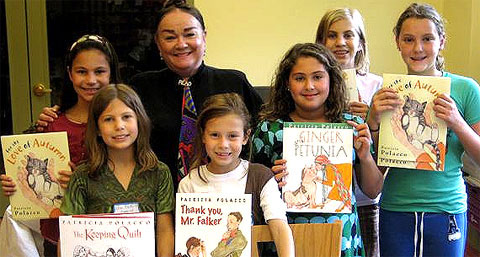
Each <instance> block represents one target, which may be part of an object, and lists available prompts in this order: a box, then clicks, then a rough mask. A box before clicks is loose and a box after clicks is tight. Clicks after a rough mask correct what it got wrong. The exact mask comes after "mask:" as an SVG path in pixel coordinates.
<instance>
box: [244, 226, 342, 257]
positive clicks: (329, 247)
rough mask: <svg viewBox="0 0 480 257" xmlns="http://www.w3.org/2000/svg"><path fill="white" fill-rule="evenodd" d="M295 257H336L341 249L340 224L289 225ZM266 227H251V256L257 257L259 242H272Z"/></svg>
mask: <svg viewBox="0 0 480 257" xmlns="http://www.w3.org/2000/svg"><path fill="white" fill-rule="evenodd" d="M290 228H291V229H292V234H293V240H294V242H295V256H296V257H317V256H321V257H329V256H331V257H338V256H340V250H341V247H342V222H341V221H340V220H337V221H335V223H307V224H290ZM272 241H273V238H272V234H271V233H270V229H269V228H268V225H255V226H252V256H253V257H258V256H259V255H258V247H257V243H259V242H272Z"/></svg>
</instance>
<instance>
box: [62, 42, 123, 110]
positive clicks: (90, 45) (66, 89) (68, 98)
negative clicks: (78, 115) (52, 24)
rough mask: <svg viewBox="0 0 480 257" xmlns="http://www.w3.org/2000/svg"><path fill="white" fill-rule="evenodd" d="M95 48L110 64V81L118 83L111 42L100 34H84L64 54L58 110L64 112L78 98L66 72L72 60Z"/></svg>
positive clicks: (118, 78) (118, 77) (70, 69)
mask: <svg viewBox="0 0 480 257" xmlns="http://www.w3.org/2000/svg"><path fill="white" fill-rule="evenodd" d="M91 49H97V50H99V51H101V52H102V53H103V54H104V55H105V58H106V59H107V62H108V65H109V66H110V83H114V84H116V83H120V82H121V79H120V69H119V67H118V57H117V54H116V53H115V49H113V46H112V44H111V43H110V42H109V41H108V40H107V39H106V38H105V37H102V36H98V35H84V36H82V37H81V38H79V39H78V40H77V41H75V43H73V44H72V46H71V47H70V49H69V50H68V53H67V55H66V56H65V66H66V68H67V69H66V73H67V74H66V78H65V83H63V86H62V94H61V96H60V111H61V112H64V111H66V110H68V109H70V108H72V107H73V106H74V105H75V104H76V103H77V100H78V97H77V93H76V92H75V90H74V89H73V85H72V82H71V81H70V80H69V76H68V73H69V72H71V71H72V64H73V60H75V58H76V57H77V55H78V54H79V53H81V52H82V51H86V50H91Z"/></svg>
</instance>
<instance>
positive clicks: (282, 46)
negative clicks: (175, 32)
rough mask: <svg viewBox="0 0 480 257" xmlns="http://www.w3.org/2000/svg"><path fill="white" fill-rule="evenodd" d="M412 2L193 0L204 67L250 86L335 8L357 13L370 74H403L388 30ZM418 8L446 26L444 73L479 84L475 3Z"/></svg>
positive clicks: (478, 8) (479, 20)
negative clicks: (227, 71) (242, 77)
mask: <svg viewBox="0 0 480 257" xmlns="http://www.w3.org/2000/svg"><path fill="white" fill-rule="evenodd" d="M411 2H412V1H407V0H397V1H388V0H381V1H378V0H361V1H358V0H337V1H328V0H297V1H291V0H241V1H239V0H195V5H196V6H197V7H198V8H199V9H200V11H201V12H202V13H203V15H204V18H205V23H206V26H207V56H206V62H207V64H209V65H212V66H216V67H222V68H234V69H238V70H241V71H243V72H245V73H246V74H247V76H248V78H249V80H250V82H251V83H252V84H254V85H269V84H270V80H271V77H272V75H273V72H274V70H275V67H276V66H277V64H278V62H279V60H280V58H281V57H282V55H283V54H284V53H285V51H286V50H287V49H288V48H289V47H291V46H292V45H293V44H295V43H299V42H313V40H314V37H315V32H316V28H317V25H318V22H319V20H320V18H321V16H322V15H323V14H324V13H325V11H327V10H328V9H331V8H336V7H351V8H356V9H358V10H359V11H360V13H362V15H363V17H364V19H365V23H366V30H367V39H368V43H369V50H370V59H371V67H370V68H371V71H372V72H374V73H377V74H382V73H386V72H389V73H404V72H405V71H406V69H405V65H404V64H403V62H402V60H401V58H400V55H399V54H398V51H397V49H396V47H395V43H394V40H393V34H392V28H393V26H394V24H395V21H396V19H397V18H398V16H399V15H400V13H401V12H402V11H403V10H404V9H405V8H406V7H407V6H408V5H409V4H410V3H411ZM423 2H426V3H429V4H432V5H433V6H434V7H435V8H437V10H438V11H439V12H440V13H442V14H443V15H444V16H445V18H446V19H447V20H448V21H449V22H450V23H449V24H448V26H447V33H448V34H447V36H448V44H447V49H446V50H445V53H444V54H445V56H446V62H447V67H448V69H449V70H450V71H452V72H456V73H460V74H463V75H466V76H471V77H474V78H476V79H477V80H480V56H479V55H480V53H479V51H480V48H479V47H478V45H479V40H480V33H478V31H480V17H479V12H480V3H479V2H480V1H478V0H430V1H423ZM465 10H468V11H467V13H465ZM470 10H471V11H470ZM466 24H467V25H466ZM475 31H477V33H474V32H475ZM474 45H477V47H476V48H474Z"/></svg>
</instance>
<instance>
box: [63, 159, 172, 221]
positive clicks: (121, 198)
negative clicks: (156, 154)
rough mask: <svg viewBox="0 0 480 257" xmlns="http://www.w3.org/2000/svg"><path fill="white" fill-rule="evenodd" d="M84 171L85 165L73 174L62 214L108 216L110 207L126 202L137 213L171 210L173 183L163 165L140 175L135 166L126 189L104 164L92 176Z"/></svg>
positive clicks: (166, 168) (158, 212) (156, 212)
mask: <svg viewBox="0 0 480 257" xmlns="http://www.w3.org/2000/svg"><path fill="white" fill-rule="evenodd" d="M87 170H88V166H87V165H86V164H83V165H80V166H79V167H78V168H77V169H76V170H75V172H74V173H73V175H72V177H71V179H70V183H69V185H68V189H67V191H66V192H65V198H64V201H63V203H62V206H61V211H62V212H63V213H65V214H69V215H73V214H94V213H112V212H113V205H114V204H117V203H128V202H137V203H138V204H139V209H140V211H141V212H155V214H161V213H167V212H171V211H172V210H173V209H174V198H173V181H172V178H171V175H170V171H169V169H168V167H167V165H165V164H163V163H159V164H158V165H157V167H156V168H154V169H151V170H146V171H143V172H138V170H139V166H138V165H137V166H136V167H135V170H134V171H133V174H132V178H131V180H130V183H129V185H128V190H125V189H124V188H123V186H122V185H121V184H120V182H119V181H118V180H117V178H116V177H115V175H114V174H113V172H112V171H111V170H110V169H109V168H108V166H106V165H105V166H104V167H102V168H100V169H99V170H98V171H97V172H95V174H94V176H92V175H90V176H89V175H88V173H87Z"/></svg>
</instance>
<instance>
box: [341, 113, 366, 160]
mask: <svg viewBox="0 0 480 257" xmlns="http://www.w3.org/2000/svg"><path fill="white" fill-rule="evenodd" d="M347 123H348V124H349V125H351V126H352V127H354V129H355V130H356V131H357V135H354V136H353V147H354V148H355V152H356V153H357V156H358V158H359V159H360V160H364V159H366V158H368V157H369V156H370V155H371V153H370V144H371V142H372V136H371V135H370V129H369V128H368V125H367V124H366V123H363V124H358V123H356V122H353V121H350V120H349V121H347Z"/></svg>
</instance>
